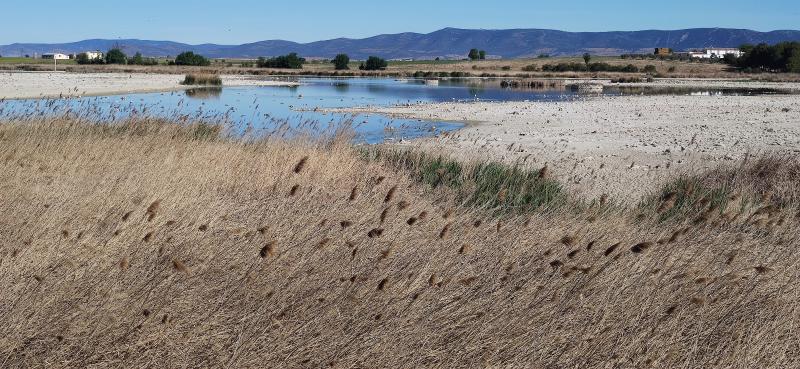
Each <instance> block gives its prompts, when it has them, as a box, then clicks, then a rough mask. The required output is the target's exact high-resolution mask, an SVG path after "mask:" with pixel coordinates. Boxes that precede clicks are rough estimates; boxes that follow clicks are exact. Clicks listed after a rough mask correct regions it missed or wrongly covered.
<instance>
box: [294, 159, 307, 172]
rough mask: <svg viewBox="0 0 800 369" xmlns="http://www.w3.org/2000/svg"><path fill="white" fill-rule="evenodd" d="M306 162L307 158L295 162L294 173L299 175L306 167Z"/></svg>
mask: <svg viewBox="0 0 800 369" xmlns="http://www.w3.org/2000/svg"><path fill="white" fill-rule="evenodd" d="M307 162H308V156H305V157H303V158H302V159H300V161H298V162H297V164H295V166H294V173H295V174H300V172H302V171H303V168H305V167H306V163H307Z"/></svg>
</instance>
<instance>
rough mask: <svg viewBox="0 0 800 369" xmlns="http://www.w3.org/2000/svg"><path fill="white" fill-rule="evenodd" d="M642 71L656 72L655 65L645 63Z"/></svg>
mask: <svg viewBox="0 0 800 369" xmlns="http://www.w3.org/2000/svg"><path fill="white" fill-rule="evenodd" d="M643 71H644V72H645V73H655V72H656V66H655V65H652V64H648V65H645V66H644V69H643Z"/></svg>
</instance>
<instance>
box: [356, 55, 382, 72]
mask: <svg viewBox="0 0 800 369" xmlns="http://www.w3.org/2000/svg"><path fill="white" fill-rule="evenodd" d="M388 66H389V63H387V62H386V60H384V59H381V58H379V57H377V56H370V57H369V58H367V61H366V62H364V63H361V66H359V67H358V69H361V70H384V69H386V67H388Z"/></svg>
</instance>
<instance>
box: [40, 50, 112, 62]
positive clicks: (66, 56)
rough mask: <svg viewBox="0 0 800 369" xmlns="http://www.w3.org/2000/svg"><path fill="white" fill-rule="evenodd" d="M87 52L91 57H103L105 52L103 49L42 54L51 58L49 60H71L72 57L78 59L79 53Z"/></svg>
mask: <svg viewBox="0 0 800 369" xmlns="http://www.w3.org/2000/svg"><path fill="white" fill-rule="evenodd" d="M80 54H86V56H87V57H88V58H89V59H102V58H103V52H102V51H85V52H82V53H78V54H61V53H49V54H42V59H49V60H70V59H77V58H78V55H80Z"/></svg>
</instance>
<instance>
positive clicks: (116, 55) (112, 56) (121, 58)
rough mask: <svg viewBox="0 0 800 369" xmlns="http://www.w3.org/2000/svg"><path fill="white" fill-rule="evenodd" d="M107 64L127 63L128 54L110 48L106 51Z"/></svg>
mask: <svg viewBox="0 0 800 369" xmlns="http://www.w3.org/2000/svg"><path fill="white" fill-rule="evenodd" d="M106 63H107V64H127V63H128V56H127V55H125V53H123V52H122V50H120V49H111V50H108V53H106Z"/></svg>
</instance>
